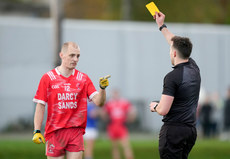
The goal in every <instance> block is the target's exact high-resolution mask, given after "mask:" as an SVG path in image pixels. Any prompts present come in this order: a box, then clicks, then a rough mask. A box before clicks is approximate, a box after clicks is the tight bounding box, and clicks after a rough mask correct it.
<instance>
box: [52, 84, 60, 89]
mask: <svg viewBox="0 0 230 159" xmlns="http://www.w3.org/2000/svg"><path fill="white" fill-rule="evenodd" d="M51 88H52V89H59V85H52V86H51Z"/></svg>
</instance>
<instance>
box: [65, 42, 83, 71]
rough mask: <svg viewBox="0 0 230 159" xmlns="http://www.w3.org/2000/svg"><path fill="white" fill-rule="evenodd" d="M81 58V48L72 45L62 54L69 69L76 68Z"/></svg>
mask: <svg viewBox="0 0 230 159" xmlns="http://www.w3.org/2000/svg"><path fill="white" fill-rule="evenodd" d="M79 58H80V50H79V49H77V48H74V47H72V46H70V47H69V48H68V51H67V52H66V53H64V54H63V56H62V63H63V64H64V66H65V67H66V68H68V69H74V68H75V67H76V66H77V63H78V61H79Z"/></svg>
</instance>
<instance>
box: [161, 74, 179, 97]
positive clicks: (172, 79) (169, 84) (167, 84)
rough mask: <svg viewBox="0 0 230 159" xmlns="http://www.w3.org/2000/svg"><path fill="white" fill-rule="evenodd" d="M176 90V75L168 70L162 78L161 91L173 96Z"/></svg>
mask: <svg viewBox="0 0 230 159" xmlns="http://www.w3.org/2000/svg"><path fill="white" fill-rule="evenodd" d="M176 90H177V79H176V76H175V75H174V74H173V73H172V72H170V73H168V74H167V75H166V76H165V78H164V85H163V92H162V94H164V95H169V96H173V97H174V96H175V92H176Z"/></svg>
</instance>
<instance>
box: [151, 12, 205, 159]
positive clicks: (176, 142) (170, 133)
mask: <svg viewBox="0 0 230 159" xmlns="http://www.w3.org/2000/svg"><path fill="white" fill-rule="evenodd" d="M154 19H156V23H157V25H158V27H159V29H160V31H161V32H162V34H163V35H164V37H165V38H166V40H167V42H168V43H169V45H170V59H171V63H172V65H173V70H172V71H171V72H169V73H168V74H167V75H166V76H165V78H164V85H163V92H162V96H161V100H160V102H159V103H158V102H151V103H150V105H149V106H150V110H151V111H152V112H157V113H158V114H159V115H162V116H163V120H162V121H163V122H164V124H163V126H162V127H161V130H160V135H159V152H160V158H161V159H187V158H188V154H189V152H190V151H191V149H192V147H193V146H194V144H195V141H196V137H197V132H196V127H195V125H196V110H197V105H198V99H199V92H200V82H201V78H200V70H199V67H198V66H197V65H196V63H195V61H194V60H193V59H192V58H190V55H191V52H192V43H191V41H190V40H189V38H186V37H179V36H174V35H173V34H172V33H171V32H170V31H169V30H168V29H167V26H166V25H165V24H164V20H165V15H164V14H163V13H161V12H159V13H157V12H156V15H155V16H154Z"/></svg>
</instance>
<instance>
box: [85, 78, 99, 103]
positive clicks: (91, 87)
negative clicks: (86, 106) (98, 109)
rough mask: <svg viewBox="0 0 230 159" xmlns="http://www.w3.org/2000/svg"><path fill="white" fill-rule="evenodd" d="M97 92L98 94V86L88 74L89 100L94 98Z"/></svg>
mask: <svg viewBox="0 0 230 159" xmlns="http://www.w3.org/2000/svg"><path fill="white" fill-rule="evenodd" d="M96 94H98V92H97V90H96V88H95V87H94V85H93V82H92V81H91V79H90V78H89V77H88V76H87V96H88V98H89V100H92V98H93V97H94V95H96Z"/></svg>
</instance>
